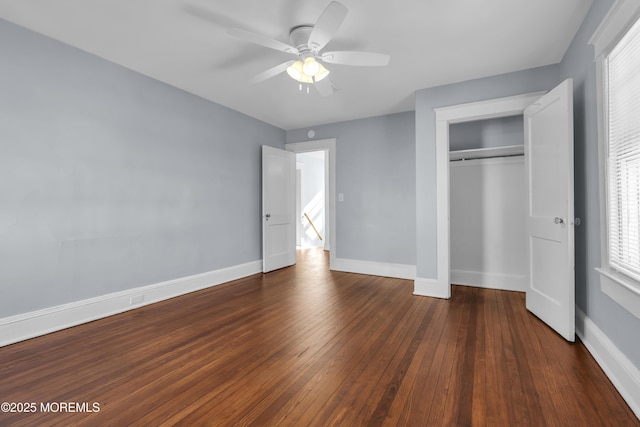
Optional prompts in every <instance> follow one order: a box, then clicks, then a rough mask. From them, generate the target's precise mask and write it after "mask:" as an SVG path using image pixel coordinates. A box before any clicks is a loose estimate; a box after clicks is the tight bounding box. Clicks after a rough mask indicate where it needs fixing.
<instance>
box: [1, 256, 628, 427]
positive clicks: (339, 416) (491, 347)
mask: <svg viewBox="0 0 640 427" xmlns="http://www.w3.org/2000/svg"><path fill="white" fill-rule="evenodd" d="M412 291H413V283H412V282H411V281H407V280H399V279H389V278H380V277H371V276H364V275H357V274H348V273H337V272H330V271H328V269H327V259H326V254H325V253H324V252H322V251H315V250H305V251H301V252H300V253H299V260H298V265H297V266H295V267H291V268H287V269H283V270H279V271H276V272H273V273H269V274H267V275H255V276H252V277H248V278H245V279H242V280H238V281H235V282H232V283H229V284H225V285H221V286H217V287H213V288H210V289H207V290H204V291H200V292H196V293H192V294H189V295H185V296H182V297H179V298H174V299H171V300H168V301H164V302H161V303H158V304H154V305H151V306H147V307H143V308H140V309H137V310H134V311H130V312H127V313H123V314H120V315H117V316H112V317H110V318H107V319H102V320H98V321H95V322H91V323H89V324H85V325H81V326H77V327H74V328H71V329H67V330H65V331H61V332H58V333H54V334H50V335H47V336H43V337H39V338H35V339H32V340H29V341H25V342H21V343H17V344H14V345H11V346H7V347H4V348H0V402H16V403H22V404H24V403H32V402H33V403H36V405H38V406H37V411H36V412H35V413H30V414H17V413H0V425H2V426H6V425H25V426H35V425H58V424H59V425H91V426H97V425H101V426H102V425H113V426H125V425H140V426H154V425H186V426H194V425H220V426H232V425H255V426H271V425H282V426H358V425H366V426H376V425H389V426H450V425H458V426H472V425H474V426H475V425H483V426H529V425H530V426H545V425H548V426H639V425H640V422H639V421H638V419H637V418H636V417H635V416H634V414H633V413H632V412H631V410H630V409H629V407H628V406H627V405H626V404H625V402H624V400H623V399H622V398H621V397H620V395H619V394H618V393H617V391H616V390H615V388H614V387H613V386H612V384H611V383H610V382H609V381H608V379H607V378H606V376H605V375H604V374H603V372H602V371H601V369H600V368H599V366H598V365H597V364H596V362H595V361H594V360H593V358H592V357H591V356H590V355H589V353H588V352H587V350H586V349H585V347H584V346H583V345H582V344H581V343H579V342H577V343H575V344H570V343H567V342H565V341H564V340H563V339H562V338H561V337H560V336H559V335H557V334H556V333H554V332H553V331H551V330H550V329H549V328H548V327H547V326H546V325H544V324H543V323H542V322H540V321H539V320H538V319H537V318H536V317H535V316H533V315H531V314H529V313H528V312H527V311H526V309H525V307H524V295H523V294H520V293H514V292H505V291H494V290H486V289H479V288H469V287H461V286H455V287H454V288H453V297H452V298H451V300H448V301H444V300H437V299H430V298H425V297H417V296H414V295H412ZM61 402H78V404H80V405H82V404H83V403H86V404H87V405H88V407H89V408H90V409H96V408H94V407H93V406H92V404H93V403H94V402H95V403H97V405H98V408H97V409H99V412H83V411H81V412H75V413H74V412H65V411H58V412H54V410H56V409H58V410H59V409H60V406H59V405H60V403H61ZM41 403H53V406H49V409H50V412H44V413H43V412H42V411H41V409H42V408H41V406H40V404H41ZM56 405H58V406H56ZM73 408H74V409H76V410H78V409H80V410H85V409H87V408H83V407H82V406H80V407H77V406H76V407H73Z"/></svg>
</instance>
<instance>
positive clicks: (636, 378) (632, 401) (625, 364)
mask: <svg viewBox="0 0 640 427" xmlns="http://www.w3.org/2000/svg"><path fill="white" fill-rule="evenodd" d="M576 334H577V335H578V337H580V340H581V341H582V342H583V343H584V345H585V347H587V350H589V352H590V353H591V355H592V356H593V358H594V359H595V360H596V362H598V364H599V365H600V367H601V368H602V370H603V371H604V373H605V374H606V375H607V377H609V379H610V380H611V382H612V383H613V385H614V386H615V388H616V389H617V390H618V392H619V393H620V395H621V396H622V398H623V399H624V400H625V401H626V402H627V404H628V405H629V407H630V408H631V410H632V411H633V412H634V413H635V414H636V417H638V419H640V370H639V369H638V368H637V367H636V366H635V365H634V364H633V363H632V362H631V361H630V360H629V359H628V358H627V357H626V356H625V355H624V354H622V352H621V351H620V350H619V349H618V347H616V346H615V344H613V343H612V342H611V340H610V339H609V338H608V337H607V336H606V335H605V334H604V332H602V331H601V330H600V328H598V326H596V324H595V323H593V321H592V320H591V319H589V318H588V317H587V316H586V315H585V314H584V312H583V311H582V310H580V308H579V307H578V306H576Z"/></svg>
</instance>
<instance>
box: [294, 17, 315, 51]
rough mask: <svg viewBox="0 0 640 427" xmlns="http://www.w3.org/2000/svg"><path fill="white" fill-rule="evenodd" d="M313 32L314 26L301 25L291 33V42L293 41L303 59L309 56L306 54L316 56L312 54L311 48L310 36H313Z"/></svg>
mask: <svg viewBox="0 0 640 427" xmlns="http://www.w3.org/2000/svg"><path fill="white" fill-rule="evenodd" d="M312 30H313V26H312V25H301V26H299V27H294V28H293V29H292V30H291V32H290V33H289V40H291V45H292V46H295V47H296V49H298V51H299V52H300V56H301V57H302V58H304V57H305V56H307V55H306V54H311V55H313V56H315V53H314V52H312V51H311V48H310V47H309V36H310V35H311V31H312Z"/></svg>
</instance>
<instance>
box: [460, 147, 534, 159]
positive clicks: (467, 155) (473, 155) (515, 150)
mask: <svg viewBox="0 0 640 427" xmlns="http://www.w3.org/2000/svg"><path fill="white" fill-rule="evenodd" d="M523 154H524V145H522V144H520V145H506V146H504V147H491V148H474V149H471V150H456V151H449V160H473V159H486V158H489V157H509V156H521V155H523Z"/></svg>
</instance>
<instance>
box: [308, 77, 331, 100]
mask: <svg viewBox="0 0 640 427" xmlns="http://www.w3.org/2000/svg"><path fill="white" fill-rule="evenodd" d="M313 85H314V86H315V88H316V90H317V91H318V93H319V94H320V95H322V96H329V95H331V94H332V93H333V89H334V87H333V83H331V80H329V77H325V78H324V79H322V80H320V81H319V82H315V83H314V84H313Z"/></svg>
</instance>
